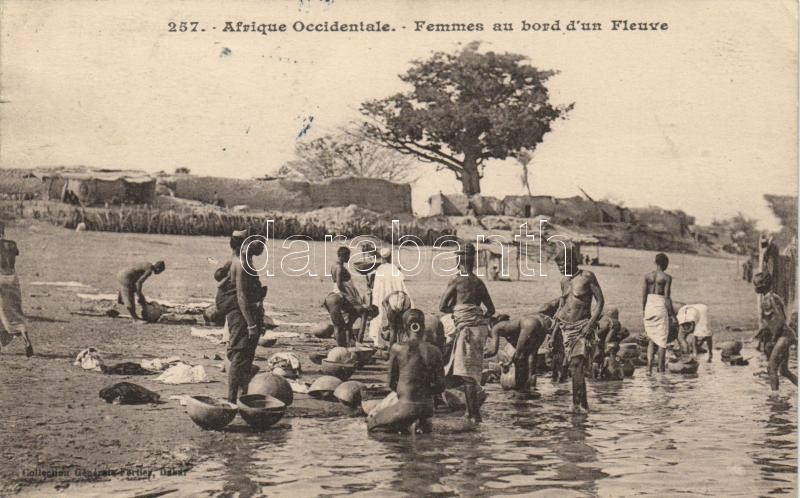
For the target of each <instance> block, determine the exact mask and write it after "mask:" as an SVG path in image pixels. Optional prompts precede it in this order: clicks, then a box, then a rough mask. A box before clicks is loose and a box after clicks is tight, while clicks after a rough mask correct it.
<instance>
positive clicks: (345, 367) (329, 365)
mask: <svg viewBox="0 0 800 498" xmlns="http://www.w3.org/2000/svg"><path fill="white" fill-rule="evenodd" d="M355 371H356V364H355V363H334V362H332V361H328V360H322V373H324V374H325V375H332V376H334V377H336V378H338V379H340V380H343V381H344V380H347V379H349V378H350V377H351V376H352V375H353V372H355Z"/></svg>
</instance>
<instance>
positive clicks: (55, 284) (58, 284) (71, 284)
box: [30, 281, 116, 299]
mask: <svg viewBox="0 0 800 498" xmlns="http://www.w3.org/2000/svg"><path fill="white" fill-rule="evenodd" d="M30 285H46V286H49V287H84V288H90V287H91V285H86V284H82V283H80V282H43V281H36V282H31V283H30ZM114 299H116V297H115V298H114Z"/></svg>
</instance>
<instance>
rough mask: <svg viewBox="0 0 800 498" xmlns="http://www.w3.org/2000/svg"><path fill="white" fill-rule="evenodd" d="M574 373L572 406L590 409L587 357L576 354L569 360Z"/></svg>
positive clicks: (579, 408)
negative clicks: (587, 389) (587, 390)
mask: <svg viewBox="0 0 800 498" xmlns="http://www.w3.org/2000/svg"><path fill="white" fill-rule="evenodd" d="M569 370H570V374H571V375H572V407H573V409H574V410H575V411H581V410H585V411H589V400H588V399H587V398H586V359H585V358H584V357H583V356H575V357H573V358H572V359H571V360H570V362H569Z"/></svg>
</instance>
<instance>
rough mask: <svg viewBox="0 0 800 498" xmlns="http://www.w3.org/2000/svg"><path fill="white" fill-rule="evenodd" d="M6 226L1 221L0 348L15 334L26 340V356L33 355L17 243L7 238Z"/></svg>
mask: <svg viewBox="0 0 800 498" xmlns="http://www.w3.org/2000/svg"><path fill="white" fill-rule="evenodd" d="M5 234H6V227H5V225H4V224H3V223H0V326H2V328H0V348H2V347H5V346H7V345H8V344H9V343H10V342H11V340H12V339H13V338H14V336H15V335H19V336H22V340H23V341H24V342H25V356H28V357H31V356H33V345H32V344H31V340H30V337H28V325H27V321H26V320H25V315H24V314H23V313H22V291H21V290H20V287H19V277H17V270H16V264H17V256H19V249H18V248H17V243H16V242H14V241H13V240H8V239H6V236H5Z"/></svg>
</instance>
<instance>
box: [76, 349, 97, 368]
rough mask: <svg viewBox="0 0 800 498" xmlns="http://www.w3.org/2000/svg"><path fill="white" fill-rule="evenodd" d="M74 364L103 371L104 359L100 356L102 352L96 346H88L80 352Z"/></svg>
mask: <svg viewBox="0 0 800 498" xmlns="http://www.w3.org/2000/svg"><path fill="white" fill-rule="evenodd" d="M72 364H73V365H75V366H76V367H81V368H82V369H84V370H94V371H96V372H102V371H103V359H102V358H100V353H98V352H97V350H96V349H95V348H86V349H84V350H83V351H81V352H80V353H78V356H76V357H75V361H74V362H73V363H72Z"/></svg>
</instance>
